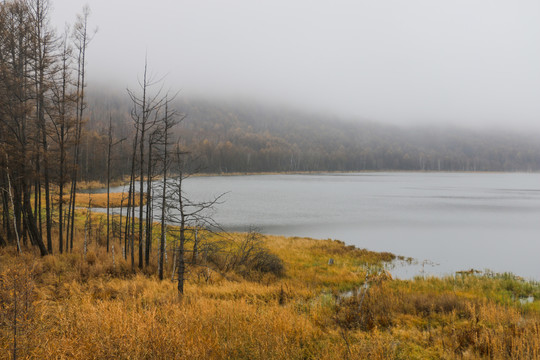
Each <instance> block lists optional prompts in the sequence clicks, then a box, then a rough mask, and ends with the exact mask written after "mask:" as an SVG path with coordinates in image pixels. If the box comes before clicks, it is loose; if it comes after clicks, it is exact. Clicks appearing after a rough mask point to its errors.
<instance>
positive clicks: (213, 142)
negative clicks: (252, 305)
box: [83, 94, 540, 180]
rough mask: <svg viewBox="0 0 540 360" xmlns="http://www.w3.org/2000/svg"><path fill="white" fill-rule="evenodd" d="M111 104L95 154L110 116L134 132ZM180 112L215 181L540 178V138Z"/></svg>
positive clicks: (294, 116)
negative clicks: (491, 174) (325, 174)
mask: <svg viewBox="0 0 540 360" xmlns="http://www.w3.org/2000/svg"><path fill="white" fill-rule="evenodd" d="M108 99H112V100H109V101H111V103H109V108H106V109H105V108H102V106H103V104H104V102H103V101H102V100H101V99H99V98H94V99H92V100H90V101H92V103H93V104H92V109H93V110H92V111H93V116H92V119H93V120H91V121H90V123H89V124H88V125H89V128H90V129H91V137H89V140H88V141H90V145H89V149H93V148H96V146H99V145H98V144H99V142H100V141H101V142H104V141H105V133H106V126H105V124H104V123H100V122H99V121H98V119H103V114H104V113H106V112H107V111H111V110H112V111H113V112H114V113H115V114H116V119H117V120H118V124H119V125H118V127H119V129H118V130H119V131H122V130H121V129H122V128H126V127H127V125H122V124H128V120H127V116H126V114H127V113H128V104H127V103H126V102H125V101H121V100H120V97H119V96H115V95H114V94H113V95H109V96H108ZM115 99H116V100H115ZM175 106H176V107H177V108H180V109H182V112H183V113H185V114H186V119H185V121H184V122H183V124H182V126H181V127H179V128H178V129H176V130H175V131H174V134H175V136H179V135H180V134H181V143H182V145H183V146H184V147H185V148H188V149H190V152H191V153H192V154H193V155H194V156H195V157H196V158H197V159H198V164H199V166H200V168H201V169H202V171H203V172H208V173H232V172H241V173H242V172H295V171H384V170H389V171H392V170H396V171H539V170H540V142H539V141H538V139H537V138H536V137H535V136H534V135H527V134H518V133H512V132H503V131H495V130H491V131H488V130H486V131H480V130H466V129H460V128H454V127H446V128H444V127H434V126H433V127H430V126H416V127H407V128H406V127H398V126H391V125H383V124H376V123H369V122H351V121H343V120H339V119H335V118H331V117H325V116H321V115H311V114H307V113H303V112H300V111H295V110H290V109H283V108H278V107H275V108H273V107H270V106H258V105H254V104H249V103H240V102H239V103H230V102H229V103H226V102H219V101H209V100H201V99H198V100H178V101H177V102H175ZM94 120H95V121H94ZM100 139H101V140H100ZM83 148H84V144H83ZM83 152H84V149H83ZM122 152H123V153H128V149H127V148H125V149H124V150H123V151H122ZM99 156H102V154H101V155H100V154H99V153H92V152H91V151H90V158H91V160H90V161H89V165H87V166H88V169H89V170H88V172H87V173H88V174H89V175H88V176H90V177H94V178H95V179H96V180H103V179H104V174H105V172H104V168H103V164H104V161H102V160H100V159H97V158H96V159H93V158H95V157H99ZM92 164H94V165H92ZM126 164H127V162H125V161H124V162H122V161H120V162H119V164H118V166H117V167H116V169H115V171H116V172H115V175H116V176H121V175H122V174H126V173H128V169H127V168H126V167H125V165H126Z"/></svg>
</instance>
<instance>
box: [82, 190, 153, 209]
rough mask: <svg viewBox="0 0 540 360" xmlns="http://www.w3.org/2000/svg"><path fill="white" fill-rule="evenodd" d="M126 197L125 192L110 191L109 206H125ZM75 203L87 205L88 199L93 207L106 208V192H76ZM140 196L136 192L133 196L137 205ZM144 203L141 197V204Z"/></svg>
mask: <svg viewBox="0 0 540 360" xmlns="http://www.w3.org/2000/svg"><path fill="white" fill-rule="evenodd" d="M127 197H128V195H127V194H126V193H110V194H109V202H110V207H113V208H119V207H120V206H127V202H128V200H127ZM75 199H76V203H75V205H76V206H78V207H88V203H89V200H91V202H90V204H91V206H92V207H94V208H107V193H99V194H86V193H77V196H76V198H75ZM139 200H140V198H139V195H138V193H137V194H136V196H135V205H132V206H139V204H140V201H139ZM145 203H146V199H143V204H145Z"/></svg>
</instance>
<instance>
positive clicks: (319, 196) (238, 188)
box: [115, 173, 540, 280]
mask: <svg viewBox="0 0 540 360" xmlns="http://www.w3.org/2000/svg"><path fill="white" fill-rule="evenodd" d="M185 189H186V192H187V194H188V197H190V198H191V199H194V200H208V199H210V198H212V197H213V196H217V195H219V194H222V193H224V192H227V194H225V196H224V197H223V200H224V202H223V203H222V204H220V205H218V206H217V207H216V211H215V214H214V219H215V220H216V221H217V222H218V223H220V224H221V225H222V226H223V227H224V228H225V229H226V230H230V231H246V230H247V229H248V228H249V226H255V227H258V228H260V229H261V231H262V232H263V233H266V234H276V235H288V236H302V237H312V238H317V239H327V238H332V239H339V240H343V241H345V242H346V243H347V244H352V245H355V246H357V247H360V248H366V249H369V250H375V251H390V252H392V253H394V254H396V255H403V256H406V257H413V258H415V259H417V260H418V263H417V264H416V265H415V266H407V267H399V268H398V269H395V270H393V273H394V274H395V275H396V276H398V277H403V278H408V277H412V276H414V275H418V274H419V273H425V274H434V275H445V274H452V273H454V272H455V271H460V270H468V269H471V268H474V269H478V270H485V269H490V270H492V271H495V272H512V273H514V274H516V275H520V276H523V277H525V278H529V279H536V280H540V262H539V261H538V258H539V257H540V174H518V173H354V174H351V173H347V174H316V175H304V174H302V175H251V176H247V175H246V176H211V177H193V178H190V179H188V180H186V182H185ZM115 191H121V189H118V188H117V189H115Z"/></svg>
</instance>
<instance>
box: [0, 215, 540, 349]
mask: <svg viewBox="0 0 540 360" xmlns="http://www.w3.org/2000/svg"><path fill="white" fill-rule="evenodd" d="M96 219H97V218H96ZM235 236H236V239H232V240H231V241H233V242H234V241H239V240H238V239H239V238H241V237H242V236H243V235H235ZM81 239H82V235H81V234H78V239H77V244H76V247H75V252H74V253H73V254H63V255H54V256H46V257H44V258H39V257H36V256H35V255H34V254H33V252H32V251H31V250H29V249H25V253H24V254H23V255H22V256H16V254H15V252H14V251H13V249H0V309H2V311H1V312H0V358H12V349H13V328H14V325H13V319H14V317H13V316H14V304H15V302H17V305H18V309H19V312H18V313H17V314H18V315H17V316H18V319H19V322H18V324H19V325H18V328H17V330H18V333H17V339H18V345H17V348H18V355H19V358H35V359H63V358H74V359H347V358H348V359H536V358H540V353H539V351H540V316H539V313H540V311H539V310H538V300H535V301H534V303H533V304H529V305H525V306H523V305H520V303H519V301H516V300H509V299H511V296H510V295H511V294H517V295H525V294H533V295H535V296H537V292H538V285H536V284H531V283H526V282H523V281H521V280H519V279H516V278H513V277H510V276H507V275H506V276H495V275H489V276H480V275H463V276H460V277H456V278H443V279H436V278H428V279H421V278H418V279H415V280H412V281H398V280H392V279H391V278H390V277H389V276H388V275H387V273H386V272H384V271H383V270H381V265H382V261H383V260H389V259H391V258H392V255H391V254H380V253H374V252H370V251H366V250H359V249H355V248H354V247H349V246H346V245H344V244H343V243H342V242H339V241H333V240H323V241H321V240H312V239H305V238H286V237H280V236H269V237H267V238H266V240H265V244H266V246H267V247H268V249H269V250H270V251H271V252H272V253H274V254H277V255H278V256H279V257H280V258H281V259H282V260H283V261H284V264H285V271H286V273H285V276H284V277H275V276H262V277H258V278H257V281H247V280H244V278H243V277H241V276H240V275H239V274H236V273H234V272H229V273H226V274H220V273H218V272H214V271H210V270H207V269H206V268H195V267H190V268H189V273H188V279H187V280H188V281H187V284H186V289H185V295H184V296H183V297H182V298H180V297H179V296H178V294H177V291H176V287H175V284H174V283H173V282H171V281H170V280H166V281H161V282H160V281H158V280H157V279H156V278H155V276H154V275H145V273H153V272H154V270H155V261H156V256H155V252H156V251H154V253H152V265H151V266H150V269H149V270H147V271H145V272H135V273H134V272H132V270H131V264H129V263H127V262H125V261H124V260H123V259H121V256H120V251H118V252H117V253H116V257H115V260H114V261H113V259H112V254H111V253H107V252H106V251H105V250H104V248H103V247H102V246H100V245H99V242H98V241H97V239H93V241H92V243H91V245H90V247H89V253H88V254H87V256H86V257H83V256H82V255H81ZM115 241H117V240H115ZM210 241H221V239H211V240H210ZM115 244H116V243H115ZM231 246H233V245H230V244H229V247H231ZM330 258H332V259H333V260H334V264H333V265H329V264H328V260H329V259H330ZM167 271H168V274H167V277H168V278H169V279H170V259H169V266H168V267H167ZM368 271H369V274H370V275H368V276H367V277H366V273H367V272H368ZM202 273H204V274H202ZM201 274H202V275H201ZM366 279H367V281H368V284H369V286H368V287H364V286H363V285H364V281H365V280H366ZM350 289H356V290H357V291H356V292H355V293H354V294H353V295H352V296H349V297H344V296H342V295H341V294H342V292H343V291H345V290H350ZM366 289H367V290H366Z"/></svg>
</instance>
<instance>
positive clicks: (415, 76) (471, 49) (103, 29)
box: [51, 0, 540, 129]
mask: <svg viewBox="0 0 540 360" xmlns="http://www.w3.org/2000/svg"><path fill="white" fill-rule="evenodd" d="M51 1H52V4H53V7H54V10H53V14H52V15H53V24H54V25H55V26H57V27H58V28H61V27H63V24H64V22H66V21H68V22H73V19H74V17H75V14H76V13H77V12H80V9H81V8H82V6H83V5H84V4H85V3H87V4H88V5H89V6H90V8H91V10H92V15H91V18H90V23H91V26H92V27H93V28H95V27H98V28H99V30H98V33H97V34H96V36H95V38H94V40H93V42H92V43H91V44H90V48H89V50H88V51H89V53H88V77H89V81H90V83H91V84H92V83H94V84H96V83H108V84H110V86H111V87H113V88H118V89H120V90H123V89H125V87H126V86H133V83H134V81H135V80H136V78H137V76H138V75H139V76H140V75H141V73H142V70H143V65H144V57H145V53H146V52H147V53H148V60H149V66H150V68H151V69H152V72H153V73H155V74H156V75H159V76H163V75H167V83H168V85H169V86H170V87H171V88H173V89H181V90H182V92H183V94H186V95H190V94H197V95H200V94H203V95H212V96H216V95H217V96H227V97H228V96H232V97H236V96H238V97H249V98H254V99H256V100H262V101H264V100H266V99H268V100H270V101H272V102H280V103H286V104H290V105H293V106H299V107H302V108H307V109H309V110H312V111H313V110H314V111H318V110H324V111H326V112H329V113H334V114H337V115H341V116H346V117H349V116H350V117H358V118H361V119H368V120H377V121H387V122H392V123H396V124H409V123H418V122H422V123H434V124H441V123H442V124H448V123H450V124H456V125H467V124H477V125H480V126H486V125H495V126H501V125H510V126H513V127H517V128H521V129H525V128H530V127H535V128H536V129H540V1H538V0H526V1H525V0H445V1H443V0H351V1H345V0H332V1H330V0H327V1H322V0H272V1H270V0H268V1H256V0H192V1H186V0H152V1H148V0H144V1H143V0H129V1H127V0H125V1H124V0H88V1H79V0H51Z"/></svg>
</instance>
